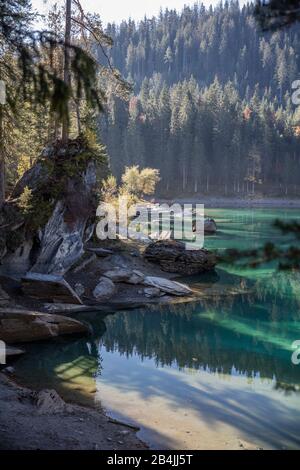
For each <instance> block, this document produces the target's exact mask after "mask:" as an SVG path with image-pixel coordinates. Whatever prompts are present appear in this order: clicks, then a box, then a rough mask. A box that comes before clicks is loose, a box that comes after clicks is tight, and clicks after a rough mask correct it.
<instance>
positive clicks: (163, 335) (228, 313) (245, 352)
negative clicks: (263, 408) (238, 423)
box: [102, 274, 300, 383]
mask: <svg viewBox="0 0 300 470" xmlns="http://www.w3.org/2000/svg"><path fill="white" fill-rule="evenodd" d="M295 276H296V275H291V276H287V275H286V274H283V275H281V274H279V275H276V276H273V277H272V278H270V279H269V280H266V279H264V281H263V282H262V281H258V282H257V283H256V284H255V285H253V286H252V288H251V293H249V291H248V288H247V289H246V293H245V294H243V292H242V288H241V290H240V292H239V293H238V292H236V293H235V295H231V296H228V295H227V296H223V295H215V296H213V298H211V299H208V298H207V297H205V299H203V300H201V301H199V302H197V304H192V305H191V304H179V305H172V306H168V307H160V309H158V308H157V307H156V308H152V309H150V310H147V311H145V310H139V311H133V312H129V313H118V314H116V315H114V316H110V317H107V318H106V321H105V323H106V326H107V331H106V333H105V335H104V337H103V339H102V341H103V343H104V345H105V347H106V348H107V349H108V350H110V351H114V350H116V351H119V353H121V354H126V355H130V354H133V353H134V352H137V353H138V354H139V355H140V356H141V358H142V359H143V358H144V357H151V358H154V359H155V361H156V362H157V364H159V365H171V364H172V363H176V364H177V365H178V366H179V367H180V368H183V367H187V368H194V369H197V368H200V367H204V368H206V369H208V370H212V371H220V372H223V373H232V370H233V368H235V369H236V370H238V371H239V372H240V373H244V374H247V375H248V376H252V375H253V374H254V373H260V375H261V377H267V378H273V377H274V376H275V377H276V379H277V380H278V381H282V382H289V383H299V382H300V368H299V367H298V368H297V367H295V366H293V365H292V363H291V360H290V358H291V343H292V342H293V341H294V340H295V339H297V338H298V337H299V338H300V324H299V321H298V320H299V313H298V311H299V310H298V306H299V295H298V291H299V282H298V280H299V279H298V280H297V279H296V278H295Z"/></svg>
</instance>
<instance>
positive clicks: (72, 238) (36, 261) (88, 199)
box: [0, 137, 106, 275]
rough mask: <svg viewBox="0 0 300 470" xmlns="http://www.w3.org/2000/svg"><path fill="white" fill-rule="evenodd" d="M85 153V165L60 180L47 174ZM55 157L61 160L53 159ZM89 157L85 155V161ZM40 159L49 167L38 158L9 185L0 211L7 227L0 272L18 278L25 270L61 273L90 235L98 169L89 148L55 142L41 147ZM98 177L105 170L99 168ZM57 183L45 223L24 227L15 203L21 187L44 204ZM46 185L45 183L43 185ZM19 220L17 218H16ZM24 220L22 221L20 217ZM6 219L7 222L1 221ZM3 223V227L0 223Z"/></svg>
mask: <svg viewBox="0 0 300 470" xmlns="http://www.w3.org/2000/svg"><path fill="white" fill-rule="evenodd" d="M83 152H84V153H85V155H86V157H85V158H86V160H83V161H81V165H83V162H84V161H85V166H83V168H82V169H78V171H74V172H71V171H70V175H65V173H63V174H64V175H65V176H64V177H63V178H62V180H61V181H60V179H59V174H58V173H57V172H56V173H53V170H52V168H53V167H54V168H57V165H59V161H63V162H67V161H70V165H71V164H72V161H74V160H75V159H76V157H77V155H81V154H82V153H83ZM59 154H61V156H60V157H59ZM89 155H90V157H89ZM43 158H44V159H45V158H47V159H48V158H51V160H52V161H53V165H47V164H45V162H44V161H43V160H42V161H41V159H40V160H39V161H37V163H36V164H35V165H34V166H33V167H32V168H31V169H30V170H28V171H27V172H25V174H24V175H23V177H22V178H21V180H20V181H19V182H18V183H17V185H16V186H15V189H14V190H13V193H12V200H11V202H10V203H6V204H4V206H3V207H2V208H1V210H0V226H2V225H3V224H6V225H8V227H6V228H5V230H4V231H3V232H2V233H1V236H0V256H1V264H2V266H1V272H3V273H18V274H24V273H25V272H27V271H29V270H31V271H32V272H39V273H43V274H60V275H63V274H65V273H66V272H67V271H68V270H69V269H70V268H71V267H72V266H73V265H74V264H75V263H76V262H77V261H78V260H79V259H80V258H81V257H82V255H83V253H84V245H85V243H87V241H88V240H89V239H90V238H91V236H92V234H93V231H94V224H93V222H92V220H93V218H94V216H95V211H96V198H95V192H96V188H97V174H98V175H99V176H100V168H99V167H98V164H97V162H96V160H95V159H94V154H93V151H92V150H91V149H89V148H88V145H87V143H86V142H85V140H84V139H82V138H81V137H78V138H77V139H74V140H69V142H68V144H67V145H66V146H65V147H63V148H62V147H61V143H59V142H58V143H55V144H53V146H50V147H48V148H47V149H45V152H44V154H43ZM74 169H76V163H75V167H74ZM101 172H102V173H103V175H104V174H105V172H106V167H105V165H103V168H102V167H101ZM54 181H56V182H57V184H58V185H59V184H61V183H63V189H64V190H63V192H61V193H58V192H56V191H55V188H54V191H53V192H54V194H53V197H55V200H54V202H53V208H51V206H50V207H49V209H50V216H49V218H48V220H46V221H45V222H44V221H43V224H44V225H43V226H41V227H40V229H36V227H35V225H34V224H33V226H32V227H31V226H30V221H29V220H26V221H25V222H26V223H24V216H23V215H22V214H21V213H20V210H19V208H18V205H17V202H16V199H17V198H19V197H20V196H21V194H22V193H23V191H24V189H25V187H28V188H29V189H31V191H32V194H33V195H34V194H38V195H39V196H40V197H41V198H42V197H43V196H45V200H49V194H48V192H47V191H49V189H50V188H52V187H53V182H54ZM48 182H49V184H48ZM19 219H20V220H19ZM25 219H26V218H25ZM7 221H8V223H7ZM14 221H15V223H18V224H19V223H24V226H23V227H22V230H18V233H17V234H16V233H15V232H14V233H13V227H14V223H13V222H14ZM2 222H3V224H2Z"/></svg>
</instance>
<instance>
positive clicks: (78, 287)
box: [74, 282, 85, 297]
mask: <svg viewBox="0 0 300 470" xmlns="http://www.w3.org/2000/svg"><path fill="white" fill-rule="evenodd" d="M74 291H75V292H76V294H77V295H78V297H81V296H82V295H84V293H85V287H84V286H83V285H82V284H81V283H80V282H77V283H76V284H75V286H74Z"/></svg>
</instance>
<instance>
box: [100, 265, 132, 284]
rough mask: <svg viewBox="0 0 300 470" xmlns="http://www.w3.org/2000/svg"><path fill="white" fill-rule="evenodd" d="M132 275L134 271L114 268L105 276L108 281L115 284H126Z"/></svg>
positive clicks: (104, 274) (106, 272)
mask: <svg viewBox="0 0 300 470" xmlns="http://www.w3.org/2000/svg"><path fill="white" fill-rule="evenodd" d="M131 275H132V271H131V270H130V269H126V268H118V267H116V268H113V269H110V270H109V271H105V273H103V276H105V277H107V278H108V279H110V280H112V281H114V282H126V281H128V280H129V279H130V277H131Z"/></svg>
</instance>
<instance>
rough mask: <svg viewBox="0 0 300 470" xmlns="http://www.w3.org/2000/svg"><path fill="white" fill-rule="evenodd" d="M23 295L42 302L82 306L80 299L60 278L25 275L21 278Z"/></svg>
mask: <svg viewBox="0 0 300 470" xmlns="http://www.w3.org/2000/svg"><path fill="white" fill-rule="evenodd" d="M22 290H23V292H24V294H26V295H28V296H29V297H33V298H35V299H38V300H42V301H43V302H63V303H67V304H82V301H81V299H80V298H79V296H78V295H77V294H76V292H75V291H74V290H73V289H72V287H71V286H70V285H69V284H68V282H67V281H66V280H65V279H64V278H63V277H62V276H54V275H53V274H40V273H27V274H26V276H25V277H23V278H22Z"/></svg>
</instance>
